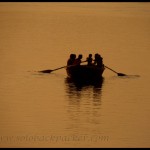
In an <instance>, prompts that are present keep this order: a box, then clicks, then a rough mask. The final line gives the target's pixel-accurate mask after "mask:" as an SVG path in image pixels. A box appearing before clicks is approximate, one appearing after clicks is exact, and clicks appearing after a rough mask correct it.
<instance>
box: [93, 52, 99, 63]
mask: <svg viewBox="0 0 150 150" xmlns="http://www.w3.org/2000/svg"><path fill="white" fill-rule="evenodd" d="M98 55H99V54H98V53H96V54H95V55H94V58H95V59H94V63H93V64H94V65H97V59H98Z"/></svg>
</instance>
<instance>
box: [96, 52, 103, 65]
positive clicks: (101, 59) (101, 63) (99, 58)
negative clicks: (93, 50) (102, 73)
mask: <svg viewBox="0 0 150 150" xmlns="http://www.w3.org/2000/svg"><path fill="white" fill-rule="evenodd" d="M97 66H98V67H102V66H103V58H102V57H101V55H97Z"/></svg>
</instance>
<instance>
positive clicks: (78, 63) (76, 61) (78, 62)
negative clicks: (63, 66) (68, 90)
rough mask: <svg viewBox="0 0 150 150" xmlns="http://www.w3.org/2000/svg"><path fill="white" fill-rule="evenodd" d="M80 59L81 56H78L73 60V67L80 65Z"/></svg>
mask: <svg viewBox="0 0 150 150" xmlns="http://www.w3.org/2000/svg"><path fill="white" fill-rule="evenodd" d="M81 59H82V55H81V54H80V55H79V56H78V58H77V59H75V61H74V63H73V65H80V64H81Z"/></svg>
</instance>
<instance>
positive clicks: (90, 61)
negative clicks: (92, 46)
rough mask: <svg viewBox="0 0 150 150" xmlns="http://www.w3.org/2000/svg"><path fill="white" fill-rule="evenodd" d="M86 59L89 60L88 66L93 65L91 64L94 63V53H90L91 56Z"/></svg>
mask: <svg viewBox="0 0 150 150" xmlns="http://www.w3.org/2000/svg"><path fill="white" fill-rule="evenodd" d="M86 60H87V62H88V63H87V65H88V66H91V65H92V61H93V59H92V54H89V57H87V59H86Z"/></svg>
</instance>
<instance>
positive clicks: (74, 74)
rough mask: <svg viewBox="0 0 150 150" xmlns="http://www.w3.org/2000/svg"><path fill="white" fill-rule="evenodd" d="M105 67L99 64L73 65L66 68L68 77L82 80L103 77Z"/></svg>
mask: <svg viewBox="0 0 150 150" xmlns="http://www.w3.org/2000/svg"><path fill="white" fill-rule="evenodd" d="M104 70H105V67H104V66H102V67H98V66H94V65H93V66H88V65H80V66H71V67H68V68H67V69H66V71H67V75H68V77H70V78H72V79H75V80H80V81H97V80H98V79H101V78H102V74H103V72H104Z"/></svg>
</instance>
